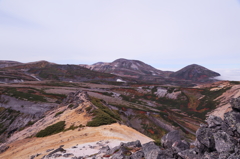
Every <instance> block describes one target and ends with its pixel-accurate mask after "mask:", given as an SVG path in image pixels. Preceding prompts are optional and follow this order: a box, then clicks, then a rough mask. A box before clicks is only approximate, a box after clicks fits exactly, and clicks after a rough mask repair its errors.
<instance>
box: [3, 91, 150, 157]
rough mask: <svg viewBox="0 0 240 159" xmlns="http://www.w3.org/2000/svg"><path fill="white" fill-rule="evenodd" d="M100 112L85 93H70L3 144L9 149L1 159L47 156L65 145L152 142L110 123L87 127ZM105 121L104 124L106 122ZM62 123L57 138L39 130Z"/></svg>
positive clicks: (129, 129)
mask: <svg viewBox="0 0 240 159" xmlns="http://www.w3.org/2000/svg"><path fill="white" fill-rule="evenodd" d="M90 112H94V113H93V114H92V113H90ZM99 113H103V114H104V112H103V111H102V110H101V109H99V108H98V107H96V106H95V105H93V104H92V103H91V102H90V101H89V99H88V97H87V94H86V93H81V92H76V93H72V94H70V95H69V96H68V98H66V99H65V100H64V101H63V103H62V104H61V107H59V108H57V109H54V110H51V111H48V112H47V113H46V114H45V117H43V118H42V119H41V120H38V121H37V122H35V123H34V124H33V125H31V126H28V127H26V128H25V129H23V130H19V131H18V132H16V133H15V134H14V135H12V136H11V137H10V138H9V140H8V141H7V142H6V143H5V144H4V145H8V147H9V148H8V149H7V151H6V152H5V153H2V154H0V157H1V158H6V159H7V158H9V159H10V158H30V157H31V156H32V155H34V154H41V155H39V157H43V156H44V155H45V154H48V153H47V152H46V150H48V149H56V148H58V147H59V146H60V145H64V148H71V147H73V146H76V145H78V144H86V143H89V144H91V143H93V142H95V143H96V142H98V141H100V140H101V141H105V142H110V143H111V146H116V145H118V144H119V143H120V142H126V141H135V140H140V141H141V142H143V143H146V142H149V141H151V139H150V138H148V137H146V136H144V135H142V134H141V133H139V132H137V131H136V130H133V129H131V128H130V127H127V126H125V125H119V124H112V125H106V124H110V123H111V122H110V123H99V121H98V122H97V123H98V125H95V126H94V125H92V126H90V127H86V126H87V125H90V124H93V123H94V122H96V121H95V120H96V119H94V118H96V117H98V116H99V115H100V114H99ZM112 113H114V112H112ZM103 114H102V115H103ZM94 116H96V117H94ZM105 116H106V117H107V118H109V119H108V120H109V121H111V120H112V121H114V123H115V122H116V121H115V120H116V119H115V118H113V117H111V116H108V114H105ZM99 118H100V117H99ZM108 120H106V121H107V122H109V121H108ZM63 121H64V128H63V130H61V132H60V133H58V134H56V135H54V133H53V134H50V133H49V131H51V130H48V131H44V132H43V131H41V130H44V129H45V130H46V129H47V127H49V126H50V125H54V123H61V122H63ZM93 121H94V122H93ZM58 125H59V124H58ZM100 125H106V126H100ZM59 126H60V125H59ZM96 126H97V127H96ZM35 136H36V137H35ZM43 136H44V137H43ZM45 136H46V137H45ZM4 145H2V147H3V146H4ZM20 145H21V146H20ZM22 145H24V146H22ZM33 153H34V154H33ZM89 153H91V151H90V152H89ZM39 157H38V158H39Z"/></svg>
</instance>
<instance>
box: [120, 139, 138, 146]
mask: <svg viewBox="0 0 240 159" xmlns="http://www.w3.org/2000/svg"><path fill="white" fill-rule="evenodd" d="M121 144H122V146H125V147H129V148H132V147H142V144H141V142H140V141H139V140H137V141H132V142H128V143H121Z"/></svg>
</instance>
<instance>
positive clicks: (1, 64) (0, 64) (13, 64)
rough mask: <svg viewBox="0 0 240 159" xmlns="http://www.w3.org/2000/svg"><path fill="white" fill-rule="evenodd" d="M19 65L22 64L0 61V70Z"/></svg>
mask: <svg viewBox="0 0 240 159" xmlns="http://www.w3.org/2000/svg"><path fill="white" fill-rule="evenodd" d="M21 64H22V63H21V62H17V61H7V60H0V68H4V67H10V66H16V65H21Z"/></svg>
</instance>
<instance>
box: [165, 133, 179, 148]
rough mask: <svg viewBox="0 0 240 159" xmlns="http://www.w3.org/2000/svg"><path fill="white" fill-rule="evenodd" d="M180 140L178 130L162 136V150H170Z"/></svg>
mask: <svg viewBox="0 0 240 159" xmlns="http://www.w3.org/2000/svg"><path fill="white" fill-rule="evenodd" d="M180 140H181V136H180V132H179V131H178V130H175V131H172V132H169V133H168V134H166V135H164V136H163V137H162V139H161V143H162V146H163V147H164V148H171V147H172V144H173V143H174V142H176V141H180Z"/></svg>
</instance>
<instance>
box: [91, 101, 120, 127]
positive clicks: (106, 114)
mask: <svg viewBox="0 0 240 159" xmlns="http://www.w3.org/2000/svg"><path fill="white" fill-rule="evenodd" d="M91 102H92V103H93V104H94V105H95V106H97V107H98V109H93V110H92V111H91V112H90V113H92V114H93V116H94V117H93V119H92V121H89V122H88V123H87V126H91V127H96V126H100V125H108V124H112V123H116V122H117V120H120V116H119V115H118V114H115V113H114V112H113V111H111V110H110V109H109V108H108V107H107V106H105V105H103V103H102V101H101V100H99V99H97V98H93V97H91ZM87 109H88V111H90V110H91V109H90V108H89V107H88V108H87Z"/></svg>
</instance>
